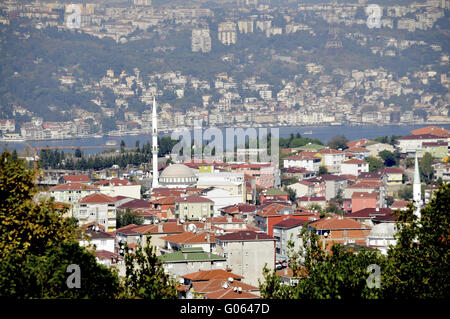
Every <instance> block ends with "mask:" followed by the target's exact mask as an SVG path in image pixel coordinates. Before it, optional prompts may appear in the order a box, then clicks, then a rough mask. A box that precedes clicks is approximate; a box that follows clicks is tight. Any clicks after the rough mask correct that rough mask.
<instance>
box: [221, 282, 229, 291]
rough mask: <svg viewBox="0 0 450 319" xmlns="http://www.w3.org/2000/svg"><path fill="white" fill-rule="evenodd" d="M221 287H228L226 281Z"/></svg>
mask: <svg viewBox="0 0 450 319" xmlns="http://www.w3.org/2000/svg"><path fill="white" fill-rule="evenodd" d="M222 288H224V289H227V288H228V283H227V282H226V281H225V282H224V283H223V285H222Z"/></svg>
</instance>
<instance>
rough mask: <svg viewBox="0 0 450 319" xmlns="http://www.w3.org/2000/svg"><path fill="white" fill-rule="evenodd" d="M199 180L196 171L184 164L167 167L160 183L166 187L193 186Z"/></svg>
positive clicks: (160, 178)
mask: <svg viewBox="0 0 450 319" xmlns="http://www.w3.org/2000/svg"><path fill="white" fill-rule="evenodd" d="M196 182H197V177H196V176H195V173H194V171H193V170H192V169H191V168H189V167H187V166H186V165H183V164H172V165H170V166H169V167H166V168H165V169H164V170H163V172H162V173H161V176H160V177H159V184H160V185H161V186H165V187H191V186H194V185H195V183H196Z"/></svg>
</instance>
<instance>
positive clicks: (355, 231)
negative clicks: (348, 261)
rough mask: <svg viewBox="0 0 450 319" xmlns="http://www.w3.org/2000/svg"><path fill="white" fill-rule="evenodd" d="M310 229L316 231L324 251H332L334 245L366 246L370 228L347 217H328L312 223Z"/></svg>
mask: <svg viewBox="0 0 450 319" xmlns="http://www.w3.org/2000/svg"><path fill="white" fill-rule="evenodd" d="M308 228H309V229H311V230H312V229H315V232H316V234H317V235H319V236H320V241H321V242H322V244H323V248H324V249H327V250H329V249H331V247H332V246H333V244H336V243H339V244H343V245H348V244H357V245H362V246H365V245H366V239H367V235H368V234H369V232H370V228H369V227H367V226H366V225H365V224H361V223H359V222H357V221H354V220H352V219H349V218H346V217H342V216H339V217H327V218H322V219H319V220H317V221H314V222H312V223H311V224H309V226H308Z"/></svg>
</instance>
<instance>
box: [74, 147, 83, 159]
mask: <svg viewBox="0 0 450 319" xmlns="http://www.w3.org/2000/svg"><path fill="white" fill-rule="evenodd" d="M74 155H75V157H77V158H81V157H82V156H83V154H82V153H81V150H80V148H79V147H77V149H76V150H75V154H74Z"/></svg>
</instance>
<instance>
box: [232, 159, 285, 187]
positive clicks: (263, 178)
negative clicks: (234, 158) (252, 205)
mask: <svg viewBox="0 0 450 319" xmlns="http://www.w3.org/2000/svg"><path fill="white" fill-rule="evenodd" d="M230 169H231V171H232V172H240V173H244V174H245V175H249V176H250V177H253V178H255V183H256V186H257V187H260V188H272V187H279V185H277V174H279V172H278V170H277V168H276V167H275V164H274V163H253V164H246V163H244V164H231V166H230Z"/></svg>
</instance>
